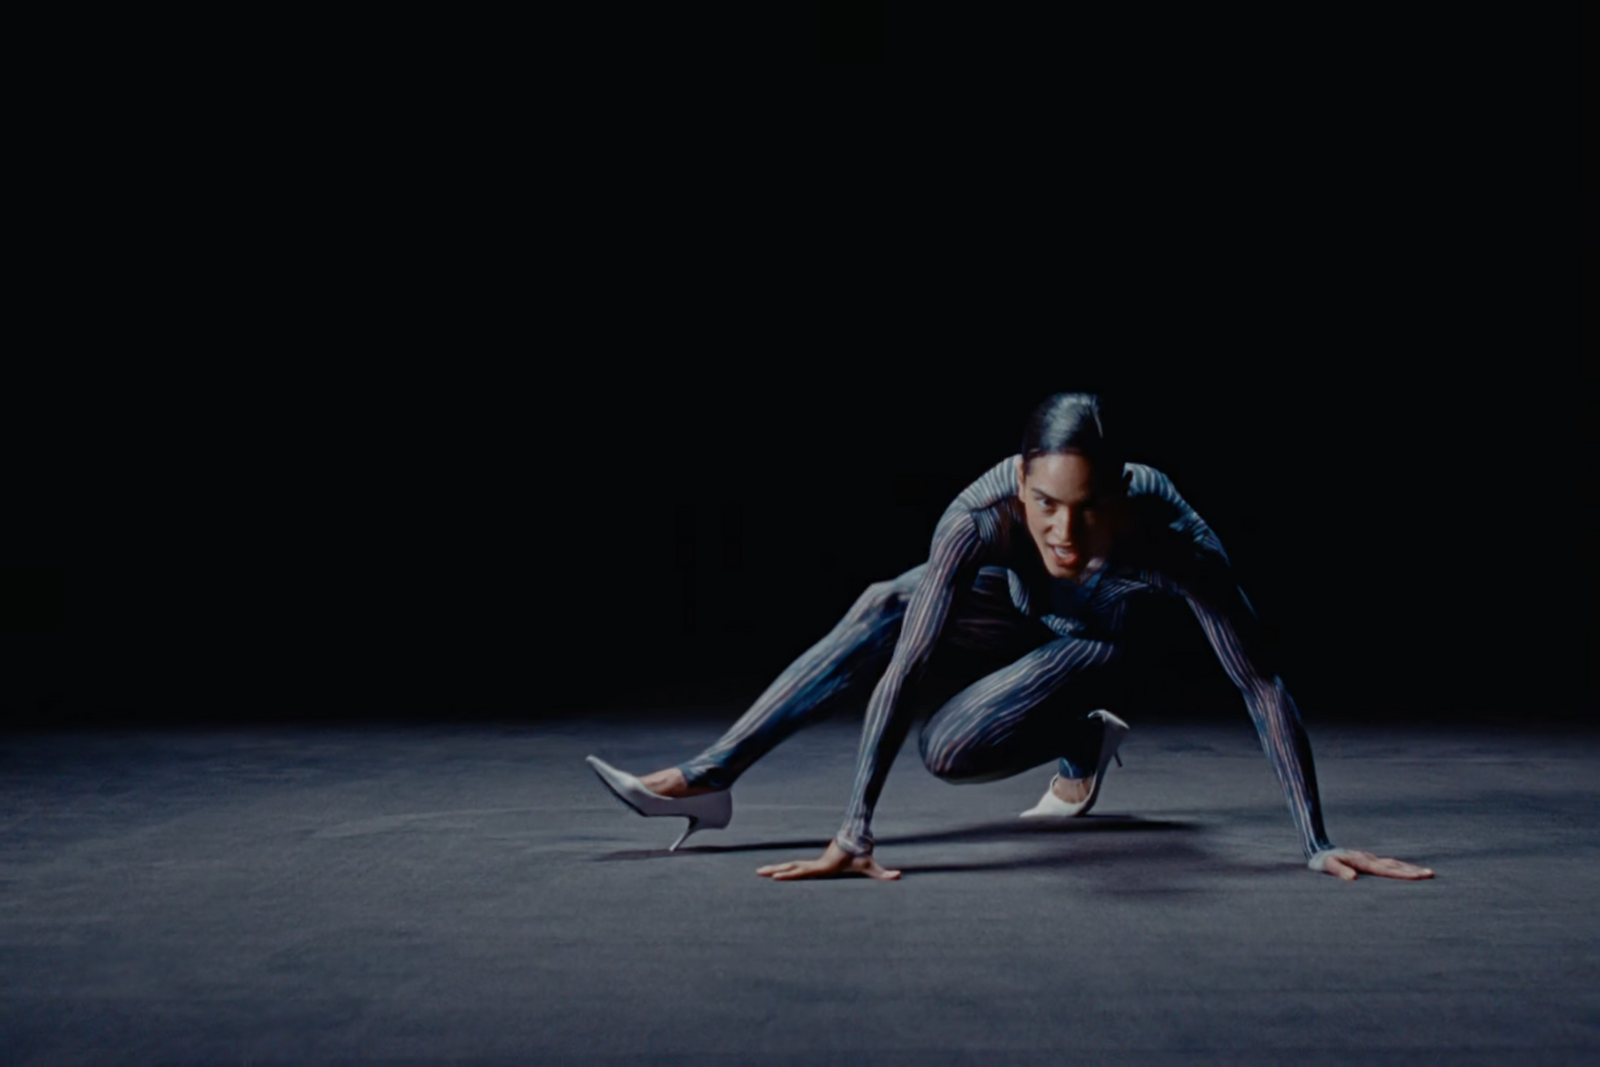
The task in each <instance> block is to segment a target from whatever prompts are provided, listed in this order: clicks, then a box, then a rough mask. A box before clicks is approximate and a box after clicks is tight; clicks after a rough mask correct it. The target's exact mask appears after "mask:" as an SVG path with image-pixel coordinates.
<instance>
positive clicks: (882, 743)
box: [834, 508, 983, 856]
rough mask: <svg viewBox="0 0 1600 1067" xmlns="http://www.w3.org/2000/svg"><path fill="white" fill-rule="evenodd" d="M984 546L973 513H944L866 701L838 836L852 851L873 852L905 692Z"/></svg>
mask: <svg viewBox="0 0 1600 1067" xmlns="http://www.w3.org/2000/svg"><path fill="white" fill-rule="evenodd" d="M982 550H983V541H982V539H981V537H980V536H979V533H978V529H977V525H976V523H975V522H974V521H973V518H972V515H971V514H970V513H969V512H967V511H965V510H963V509H960V508H953V509H952V510H950V511H948V512H946V513H945V515H944V517H943V518H942V519H940V521H939V525H938V527H937V529H935V531H934V535H933V545H932V548H931V549H930V551H929V553H928V569H927V571H926V572H925V573H924V574H923V577H922V581H921V583H920V584H919V585H918V586H917V590H916V592H915V593H913V594H912V596H911V600H910V603H909V604H907V606H906V613H905V617H904V620H903V622H902V624H901V629H900V636H899V639H898V640H897V641H896V642H895V647H894V654H893V655H892V656H891V657H890V660H889V666H888V668H887V669H886V670H885V671H884V672H883V677H882V678H880V679H879V680H878V684H877V686H876V687H875V688H874V689H873V691H872V697H871V699H870V700H869V701H868V702H867V714H866V719H865V721H864V722H863V724H862V728H861V749H860V751H859V753H858V754H857V757H856V776H855V784H854V785H853V787H852V788H851V791H850V802H849V805H848V807H847V808H846V810H845V818H844V825H843V826H842V827H841V829H840V830H839V833H838V835H837V836H836V837H835V838H834V840H835V841H836V842H837V844H838V845H839V847H840V848H842V849H844V850H845V851H846V852H849V853H851V854H852V855H856V856H860V855H864V854H866V853H868V852H871V851H872V846H873V839H872V830H871V823H872V812H873V809H874V808H875V807H876V806H877V803H878V796H879V794H880V793H882V792H883V784H884V781H885V780H886V779H887V778H888V776H889V768H890V766H891V765H892V764H893V763H894V758H895V755H896V754H897V753H898V752H899V750H900V746H901V744H902V743H903V742H904V741H905V737H906V733H907V732H908V730H909V729H910V725H911V716H910V712H909V710H908V709H907V708H905V707H903V706H902V701H901V699H900V697H901V693H902V691H903V690H904V688H905V686H906V684H907V683H908V682H911V681H915V680H916V678H917V677H918V676H919V675H920V673H921V671H922V670H923V668H924V667H925V666H926V664H927V660H928V655H929V653H930V652H932V650H933V647H934V645H935V643H936V642H937V641H938V639H939V634H940V631H941V630H942V629H943V628H944V623H945V619H946V618H947V617H948V616H949V613H950V609H951V605H952V603H953V602H954V600H955V597H956V595H957V593H958V591H960V590H964V589H967V588H969V587H970V586H971V585H972V580H973V578H974V576H975V575H976V573H977V569H978V559H979V555H980V553H981V552H982Z"/></svg>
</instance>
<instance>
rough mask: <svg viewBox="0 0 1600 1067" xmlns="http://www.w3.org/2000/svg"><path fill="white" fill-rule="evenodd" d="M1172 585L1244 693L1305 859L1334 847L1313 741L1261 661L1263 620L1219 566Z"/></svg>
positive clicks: (1279, 681) (1278, 682)
mask: <svg viewBox="0 0 1600 1067" xmlns="http://www.w3.org/2000/svg"><path fill="white" fill-rule="evenodd" d="M1174 587H1175V588H1174V591H1175V592H1177V593H1179V594H1180V595H1181V596H1182V597H1183V598H1184V600H1185V601H1187V602H1188V604H1189V607H1190V609H1191V610H1193V611H1194V614H1195V617H1196V618H1198V619H1199V620H1200V625H1201V627H1202V628H1203V629H1204V630H1205V634H1206V639H1207V640H1209V641H1210V642H1211V647H1212V649H1213V650H1214V651H1215V652H1216V653H1217V658H1218V659H1220V660H1221V661H1222V667H1223V669H1224V670H1225V671H1226V672H1227V674H1228V677H1229V678H1230V679H1231V680H1232V681H1233V684H1234V685H1235V686H1237V687H1238V689H1239V692H1240V693H1241V694H1242V695H1243V696H1244V702H1245V707H1246V708H1247V709H1248V710H1249V712H1250V720H1251V722H1253V723H1254V724H1255V728H1256V733H1257V735H1259V737H1260V738H1261V748H1262V750H1263V751H1264V752H1265V753H1266V755H1267V759H1268V761H1269V762H1270V763H1271V764H1272V771H1273V774H1274V776H1275V777H1276V778H1277V779H1278V785H1279V786H1281V787H1282V789H1283V793H1284V797H1285V798H1286V799H1287V800H1288V802H1289V815H1290V817H1291V818H1293V819H1294V825H1295V828H1296V829H1297V830H1298V831H1299V832H1300V843H1301V846H1302V847H1303V848H1304V849H1305V854H1306V857H1307V858H1308V859H1309V858H1310V857H1312V856H1313V855H1315V854H1316V853H1318V852H1321V851H1324V850H1327V849H1331V848H1333V845H1332V844H1330V843H1329V841H1328V835H1327V832H1326V831H1325V830H1324V829H1323V827H1322V806H1321V802H1320V800H1319V799H1318V796H1317V774H1316V768H1315V766H1314V764H1313V763H1312V759H1311V742H1310V739H1309V738H1308V737H1307V736H1306V732H1305V727H1304V726H1303V725H1302V724H1301V722H1300V711H1299V709H1298V708H1296V707H1295V703H1294V700H1293V698H1292V697H1290V696H1289V691H1288V689H1286V688H1285V687H1284V684H1283V680H1282V679H1281V678H1279V677H1278V676H1277V675H1276V674H1274V673H1271V672H1269V671H1268V670H1266V669H1264V667H1263V665H1262V660H1261V652H1260V645H1261V641H1260V632H1259V624H1258V622H1257V619H1256V616H1255V612H1254V611H1253V610H1252V609H1251V607H1250V603H1249V601H1247V600H1246V599H1245V596H1244V592H1243V591H1242V590H1241V589H1240V588H1239V587H1238V586H1237V585H1235V584H1234V582H1233V579H1232V576H1231V575H1230V573H1229V572H1228V571H1227V569H1226V568H1225V567H1224V566H1222V565H1219V564H1213V565H1212V566H1208V567H1205V568H1204V569H1203V570H1202V571H1201V572H1200V573H1198V574H1196V575H1193V576H1191V577H1188V578H1185V579H1182V580H1177V581H1175V582H1174Z"/></svg>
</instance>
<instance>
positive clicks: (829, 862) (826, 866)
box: [756, 841, 900, 882]
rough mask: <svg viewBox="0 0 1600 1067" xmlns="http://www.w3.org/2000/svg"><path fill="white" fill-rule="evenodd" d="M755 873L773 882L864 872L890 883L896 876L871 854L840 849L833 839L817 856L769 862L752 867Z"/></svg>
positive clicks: (898, 874)
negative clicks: (815, 857)
mask: <svg viewBox="0 0 1600 1067" xmlns="http://www.w3.org/2000/svg"><path fill="white" fill-rule="evenodd" d="M756 873H757V874H759V875H761V876H762V877H764V878H771V879H772V880H773V881H774V882H788V881H792V880H795V879H799V878H838V877H840V876H842V875H847V874H860V875H865V876H866V877H868V878H877V879H880V880H882V881H885V882H892V881H894V880H895V879H897V878H899V877H900V872H899V871H891V870H886V869H884V868H883V867H880V866H879V865H878V861H877V860H875V859H873V857H872V853H870V852H869V853H867V854H866V855H865V856H852V855H851V854H850V853H848V852H846V851H845V850H844V849H842V848H840V847H839V844H838V842H836V841H829V842H828V850H827V851H826V852H824V853H823V854H822V857H821V858H820V859H814V860H790V861H788V862H787V863H769V864H768V865H767V866H765V867H758V868H756Z"/></svg>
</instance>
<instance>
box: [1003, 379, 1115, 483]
mask: <svg viewBox="0 0 1600 1067" xmlns="http://www.w3.org/2000/svg"><path fill="white" fill-rule="evenodd" d="M1101 407H1102V405H1101V401H1100V397H1099V396H1098V395H1096V394H1094V393H1057V394H1055V395H1054V396H1051V397H1047V398H1046V399H1045V401H1044V403H1042V404H1040V405H1039V406H1038V407H1036V408H1034V409H1033V414H1031V415H1029V416H1028V421H1027V422H1026V423H1025V424H1024V425H1023V427H1022V465H1023V468H1024V469H1027V466H1028V464H1030V463H1032V462H1033V458H1034V457H1035V456H1048V455H1052V454H1054V453H1057V452H1076V453H1078V454H1079V455H1081V456H1083V457H1084V458H1086V459H1088V460H1089V462H1091V463H1093V464H1094V465H1095V466H1096V467H1097V468H1100V469H1101V470H1102V471H1104V472H1105V473H1106V474H1109V475H1110V476H1112V477H1115V478H1120V477H1121V476H1122V453H1121V451H1120V450H1119V449H1118V448H1117V446H1116V439H1115V438H1114V437H1108V436H1107V435H1106V430H1105V423H1104V421H1103V420H1102V418H1101Z"/></svg>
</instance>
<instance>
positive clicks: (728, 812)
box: [588, 756, 733, 852]
mask: <svg viewBox="0 0 1600 1067" xmlns="http://www.w3.org/2000/svg"><path fill="white" fill-rule="evenodd" d="M588 759H589V766H591V767H593V768H594V772H595V773H596V774H598V775H599V776H600V780H601V781H602V782H604V783H605V785H606V788H607V789H609V790H611V795H612V796H614V797H616V798H617V799H618V800H620V801H622V802H623V803H624V804H626V805H628V807H630V808H632V809H633V810H634V811H636V812H638V813H639V814H640V815H679V816H682V817H684V818H686V819H688V820H689V825H688V826H686V827H685V828H684V831H683V833H682V834H680V835H678V839H677V840H676V841H674V842H673V843H672V847H671V848H669V849H667V851H668V852H676V851H677V850H678V846H679V845H681V844H683V843H684V842H685V841H686V840H688V838H689V835H690V834H692V833H694V832H695V831H696V830H720V829H722V828H723V827H724V826H727V825H728V822H729V821H730V820H731V819H732V818H733V794H732V793H731V792H730V791H728V790H726V789H719V790H717V791H716V792H714V793H698V794H696V795H695V796H692V797H664V796H662V795H661V794H660V793H652V792H651V791H650V790H648V789H646V788H645V786H644V783H643V782H641V781H639V779H637V778H635V777H634V776H633V775H631V774H629V773H628V772H627V771H619V770H617V769H616V768H615V767H613V766H611V764H609V763H607V762H606V761H605V760H603V759H601V758H600V757H598V756H590V757H589V758H588Z"/></svg>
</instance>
